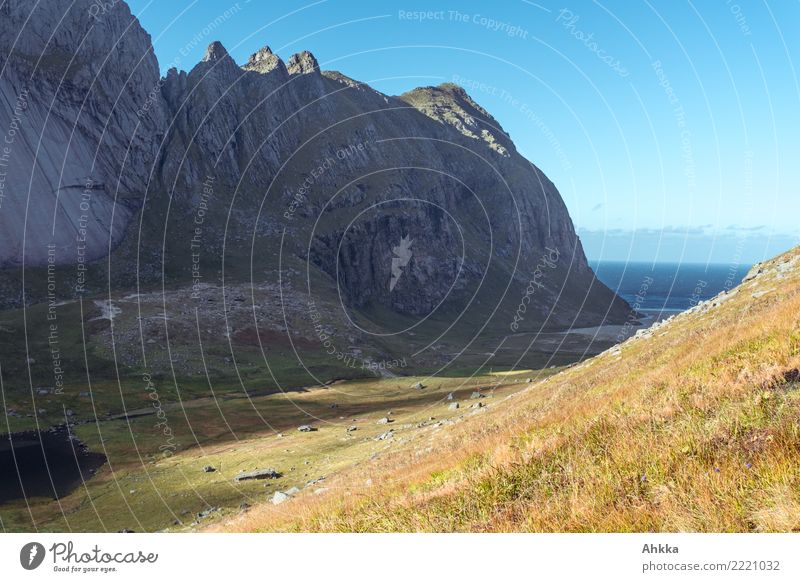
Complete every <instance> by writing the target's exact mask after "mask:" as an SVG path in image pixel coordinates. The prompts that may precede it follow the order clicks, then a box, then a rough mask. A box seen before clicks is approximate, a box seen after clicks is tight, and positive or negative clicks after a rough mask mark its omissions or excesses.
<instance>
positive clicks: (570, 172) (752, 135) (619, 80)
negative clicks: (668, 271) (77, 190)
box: [129, 0, 800, 263]
mask: <svg viewBox="0 0 800 582" xmlns="http://www.w3.org/2000/svg"><path fill="white" fill-rule="evenodd" d="M129 4H130V5H131V9H132V10H133V12H134V13H135V14H137V15H138V16H139V18H140V20H141V22H142V24H143V25H144V27H145V28H146V29H147V30H148V32H150V34H151V35H152V37H153V40H154V44H155V48H156V54H157V55H158V58H159V61H160V63H161V66H162V70H163V71H166V69H167V68H169V67H170V66H177V67H178V68H180V69H187V70H188V69H191V67H192V66H194V64H195V63H196V62H197V61H198V60H199V59H200V58H202V56H203V53H204V51H205V48H206V46H207V45H208V44H209V43H210V42H211V41H213V40H220V41H221V42H222V43H223V44H224V45H225V46H226V48H227V49H228V51H229V52H230V53H231V55H232V56H233V57H234V58H235V59H236V60H237V61H238V62H240V63H241V62H244V61H245V60H246V59H247V57H248V55H249V54H250V53H253V52H255V51H256V50H257V49H258V48H260V47H262V46H264V45H269V46H270V47H271V48H272V50H273V51H274V52H276V53H278V54H279V55H281V56H282V57H283V58H284V60H286V59H288V57H289V56H290V55H291V54H292V53H294V52H297V51H300V50H310V51H311V52H313V53H314V55H315V56H316V57H317V59H318V60H319V62H320V64H321V66H322V68H323V69H337V70H341V71H342V72H343V73H345V74H347V75H348V76H350V77H353V78H356V79H358V80H360V81H364V82H367V83H369V84H371V85H372V86H374V87H375V88H376V89H378V90H380V91H383V92H385V93H389V94H399V93H402V92H404V91H407V90H409V89H411V88H413V87H415V86H419V85H434V84H439V83H442V82H445V81H451V82H453V81H455V82H458V83H459V84H461V85H462V86H464V87H465V88H467V90H468V92H469V93H470V94H471V95H472V96H473V98H474V99H475V100H476V101H478V102H479V103H480V104H481V105H483V106H484V107H485V108H486V109H488V110H489V111H490V112H491V113H492V114H493V115H494V117H495V118H496V119H497V121H498V122H499V123H500V125H502V126H503V127H504V128H505V129H506V131H508V132H509V133H510V135H511V137H512V138H513V139H514V141H515V143H516V144H517V147H518V149H519V150H520V151H521V152H522V153H523V154H524V155H525V156H526V157H528V158H529V159H530V160H531V161H533V162H534V163H536V164H537V165H538V166H539V167H540V168H542V169H543V170H544V171H545V173H546V174H547V175H548V176H549V177H550V178H551V179H552V180H553V182H555V184H556V185H557V186H558V187H559V189H560V191H561V194H562V196H563V197H564V199H565V201H566V203H567V206H568V207H569V210H570V212H571V215H572V218H573V220H574V222H575V224H576V226H577V228H578V231H579V234H580V235H581V238H582V240H583V242H584V246H585V248H586V251H587V254H588V255H589V257H590V258H592V259H632V260H645V261H654V260H659V261H679V260H682V261H691V262H708V261H711V262H717V263H728V262H742V263H752V262H755V261H757V260H760V259H762V258H768V257H770V256H772V255H774V254H776V253H778V252H781V251H783V250H786V249H788V248H790V247H791V246H793V245H795V244H798V243H800V227H799V226H798V217H800V192H798V183H799V181H798V178H800V114H798V112H800V36H799V35H798V34H797V26H798V24H800V2H798V1H796V0H792V1H789V0H786V1H777V0H769V1H758V2H757V1H754V0H753V1H748V0H739V1H738V2H734V1H733V0H705V1H701V0H695V1H693V2H691V1H680V0H670V1H667V0H661V1H654V0H645V1H642V2H635V1H622V0H620V1H607V0H603V1H602V2H593V1H588V0H587V1H582V2H577V1H575V0H560V1H559V2H551V1H549V0H541V1H539V0H537V1H536V2H532V1H530V2H529V1H527V0H497V1H495V2H487V1H485V0H484V1H481V2H478V1H463V0H462V1H454V0H453V1H438V0H427V1H405V0H399V1H393V2H387V1H380V0H378V1H371V2H361V1H353V0H347V1H345V0H322V1H319V0H316V1H308V0H303V1H294V0H281V1H263V0H249V1H248V0H239V1H238V2H229V1H228V0H171V1H169V2H165V1H155V0H129ZM420 13H422V14H420Z"/></svg>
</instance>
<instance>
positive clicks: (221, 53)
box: [203, 40, 230, 63]
mask: <svg viewBox="0 0 800 582" xmlns="http://www.w3.org/2000/svg"><path fill="white" fill-rule="evenodd" d="M226 57H230V55H229V54H228V49H226V48H225V47H224V46H223V45H222V43H221V42H219V41H218V40H215V41H214V42H212V43H211V44H210V45H208V48H207V49H206V54H205V56H204V57H203V62H204V63H215V62H217V61H220V60H222V59H224V58H226Z"/></svg>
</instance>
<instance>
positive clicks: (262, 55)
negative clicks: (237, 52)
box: [242, 46, 286, 73]
mask: <svg viewBox="0 0 800 582" xmlns="http://www.w3.org/2000/svg"><path fill="white" fill-rule="evenodd" d="M242 68H243V69H244V70H246V71H256V72H257V73H270V72H272V71H274V70H276V69H283V70H286V65H284V63H283V61H282V60H281V58H280V57H279V56H278V55H276V54H275V53H273V52H272V49H271V48H269V47H268V46H264V47H262V48H260V49H258V50H257V51H256V52H254V53H253V54H252V55H250V58H249V59H248V60H247V63H246V64H245V65H244V66H243V67H242Z"/></svg>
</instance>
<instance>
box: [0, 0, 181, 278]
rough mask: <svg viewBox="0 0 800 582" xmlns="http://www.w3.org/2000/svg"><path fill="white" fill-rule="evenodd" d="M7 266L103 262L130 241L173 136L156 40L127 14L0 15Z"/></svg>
mask: <svg viewBox="0 0 800 582" xmlns="http://www.w3.org/2000/svg"><path fill="white" fill-rule="evenodd" d="M0 59H2V64H1V65H0V68H1V71H2V72H0V133H3V134H4V144H3V146H4V147H5V149H4V150H3V151H2V152H0V153H2V154H3V156H2V162H0V166H2V167H1V168H0V171H2V172H3V174H4V176H3V177H4V178H5V180H4V184H5V187H4V197H3V199H2V207H0V265H3V266H9V265H21V264H23V263H24V264H26V265H37V264H42V263H44V262H46V261H48V259H50V260H51V261H55V262H56V263H59V264H72V263H75V262H76V261H78V260H83V259H84V258H85V259H86V260H91V259H97V258H100V257H103V256H105V255H106V254H108V252H109V250H110V248H111V247H113V245H115V244H116V243H117V242H118V241H119V240H120V239H121V238H122V236H123V234H124V231H125V227H126V225H127V223H128V221H129V220H130V218H131V217H132V216H133V214H134V213H135V211H136V208H137V206H138V201H140V200H141V199H142V197H143V196H144V193H145V192H146V190H147V179H148V175H149V172H150V170H151V168H152V166H153V161H154V159H155V153H156V149H157V148H156V138H157V136H158V135H159V133H161V132H163V131H164V128H165V117H164V115H163V112H162V110H161V105H162V103H161V99H160V96H157V97H156V98H155V99H152V100H151V103H150V105H151V106H150V116H149V117H147V118H140V117H139V116H138V115H137V111H139V109H140V108H141V107H142V106H143V105H144V104H145V103H147V102H148V93H149V91H151V90H152V89H153V88H155V87H157V86H158V81H159V72H158V63H157V60H156V58H155V55H154V54H153V50H152V46H151V44H150V36H149V35H148V34H147V33H146V32H144V30H142V28H141V27H140V26H139V23H138V22H137V20H136V19H135V18H134V17H133V16H132V15H131V13H130V11H129V9H128V7H127V6H126V5H125V4H124V3H123V2H118V3H116V4H114V5H113V7H111V8H109V9H108V10H104V11H103V12H102V13H101V11H100V8H99V4H97V3H90V2H89V1H77V2H72V1H71V0H48V2H27V1H24V0H10V1H9V2H4V3H3V5H2V6H0Z"/></svg>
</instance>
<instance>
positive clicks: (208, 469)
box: [203, 465, 217, 473]
mask: <svg viewBox="0 0 800 582" xmlns="http://www.w3.org/2000/svg"><path fill="white" fill-rule="evenodd" d="M216 471H217V469H216V467H212V466H211V465H206V466H205V467H203V473H216Z"/></svg>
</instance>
